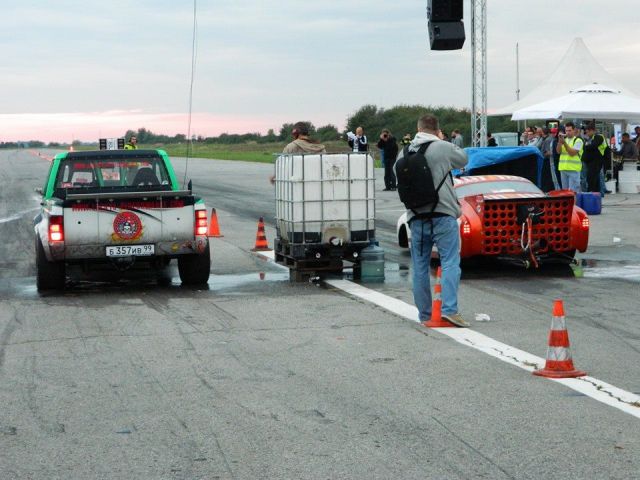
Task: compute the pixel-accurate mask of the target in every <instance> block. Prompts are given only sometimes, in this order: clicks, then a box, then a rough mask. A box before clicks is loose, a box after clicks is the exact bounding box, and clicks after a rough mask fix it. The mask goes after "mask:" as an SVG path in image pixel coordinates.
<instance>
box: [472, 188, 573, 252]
mask: <svg viewBox="0 0 640 480" xmlns="http://www.w3.org/2000/svg"><path fill="white" fill-rule="evenodd" d="M573 203H574V200H573V197H562V198H546V199H545V198H540V199H538V198H536V199H522V200H485V202H484V205H483V207H484V208H483V216H482V224H483V235H482V254H484V255H518V254H521V253H522V246H521V236H522V225H521V224H519V223H518V219H517V210H518V206H519V205H525V206H531V207H535V209H536V210H537V211H541V212H542V213H541V215H540V216H539V217H538V218H537V220H536V222H537V223H536V224H534V225H533V228H532V239H531V241H532V245H533V249H534V251H535V252H536V253H547V252H549V251H555V252H565V251H568V250H570V249H571V248H572V247H571V245H572V242H571V214H572V212H573ZM534 223H535V222H534ZM525 241H526V239H525Z"/></svg>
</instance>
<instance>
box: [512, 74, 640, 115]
mask: <svg viewBox="0 0 640 480" xmlns="http://www.w3.org/2000/svg"><path fill="white" fill-rule="evenodd" d="M571 118H580V119H586V120H588V119H596V120H610V121H616V120H617V121H632V122H633V121H637V122H640V98H637V97H631V96H628V95H624V94H622V93H621V92H620V90H617V89H615V88H612V87H607V86H604V85H600V84H598V83H592V84H590V85H585V86H582V87H580V88H577V89H575V90H573V91H571V92H570V93H568V94H566V95H562V96H561V97H557V98H552V99H550V100H546V101H544V102H540V103H536V104H534V105H530V106H528V107H525V108H521V109H518V110H516V111H514V112H513V115H512V116H511V120H546V119H571Z"/></svg>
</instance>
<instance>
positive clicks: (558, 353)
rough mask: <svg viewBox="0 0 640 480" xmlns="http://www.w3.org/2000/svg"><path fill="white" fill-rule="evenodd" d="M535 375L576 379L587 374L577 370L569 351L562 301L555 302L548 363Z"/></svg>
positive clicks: (535, 372)
mask: <svg viewBox="0 0 640 480" xmlns="http://www.w3.org/2000/svg"><path fill="white" fill-rule="evenodd" d="M533 374H534V375H539V376H540V377H549V378H574V377H582V376H584V375H586V374H587V372H583V371H582V370H576V369H575V368H574V366H573V360H572V358H571V350H569V332H567V328H566V327H565V324H564V306H563V305H562V300H555V301H554V302H553V318H552V319H551V329H550V330H549V346H548V348H547V361H546V363H545V366H544V368H543V369H542V370H536V371H534V372H533Z"/></svg>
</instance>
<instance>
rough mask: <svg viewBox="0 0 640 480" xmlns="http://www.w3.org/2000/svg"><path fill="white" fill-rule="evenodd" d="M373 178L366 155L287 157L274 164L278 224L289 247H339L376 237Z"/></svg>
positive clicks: (282, 156) (371, 158)
mask: <svg viewBox="0 0 640 480" xmlns="http://www.w3.org/2000/svg"><path fill="white" fill-rule="evenodd" d="M374 183H375V177H374V168H373V157H371V155H369V154H368V153H340V154H327V153H325V154H283V155H280V156H279V157H278V158H277V159H276V221H277V226H278V231H279V235H280V238H281V239H282V240H283V241H284V242H289V243H328V244H332V245H335V246H337V245H341V244H345V243H349V242H355V241H365V242H366V241H368V240H369V238H370V237H372V236H373V233H374V228H375V227H374V222H375V189H374Z"/></svg>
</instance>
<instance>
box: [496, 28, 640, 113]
mask: <svg viewBox="0 0 640 480" xmlns="http://www.w3.org/2000/svg"><path fill="white" fill-rule="evenodd" d="M540 66H541V69H544V64H541V65H540ZM594 82H597V83H599V84H601V85H607V86H609V87H611V88H612V89H614V90H617V91H619V92H620V93H621V94H623V95H627V96H629V97H636V95H635V93H634V92H632V91H630V90H628V89H627V88H625V87H623V86H622V85H621V84H620V82H618V81H617V80H616V79H615V78H613V77H612V76H611V74H610V73H609V72H607V71H606V70H605V69H604V68H603V67H602V65H600V64H599V63H598V61H597V60H596V59H595V58H594V56H593V55H592V54H591V52H590V51H589V49H588V48H587V46H586V45H585V44H584V42H583V41H582V39H581V38H576V39H574V40H573V42H572V43H571V45H570V46H569V49H568V50H567V51H566V53H565V54H564V56H563V57H562V60H560V63H558V65H557V66H556V68H555V70H554V71H553V73H551V75H550V76H549V77H548V78H547V80H545V81H543V82H542V83H541V84H540V85H538V86H537V87H536V88H535V89H533V90H532V91H531V92H530V93H528V94H527V95H526V96H524V97H523V98H521V99H520V100H519V101H517V102H514V103H512V104H511V105H507V106H506V107H503V108H499V109H495V110H491V111H490V112H489V115H491V116H497V115H510V114H512V113H513V112H515V111H516V110H520V109H523V108H525V107H528V106H530V105H534V104H537V103H541V102H544V101H546V100H549V99H552V98H556V97H559V96H561V95H566V94H567V93H569V92H570V91H572V90H575V89H577V88H580V87H581V86H583V85H587V84H590V83H594Z"/></svg>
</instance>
